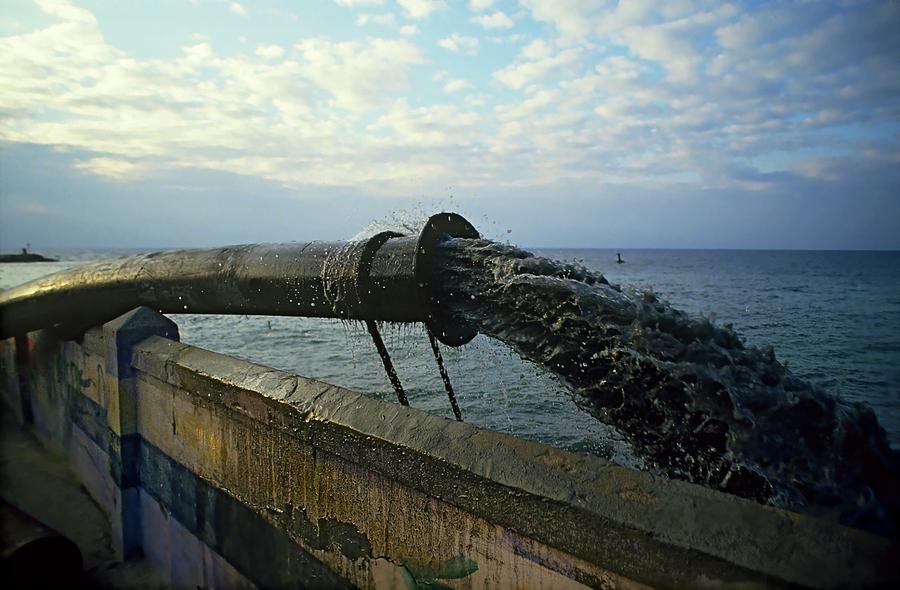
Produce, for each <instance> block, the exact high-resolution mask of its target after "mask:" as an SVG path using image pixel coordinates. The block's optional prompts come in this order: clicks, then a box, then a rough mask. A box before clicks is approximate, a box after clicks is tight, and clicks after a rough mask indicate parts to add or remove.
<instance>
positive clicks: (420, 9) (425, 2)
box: [397, 0, 447, 20]
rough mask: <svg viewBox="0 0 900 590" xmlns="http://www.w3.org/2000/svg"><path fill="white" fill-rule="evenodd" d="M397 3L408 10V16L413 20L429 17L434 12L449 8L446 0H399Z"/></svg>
mask: <svg viewBox="0 0 900 590" xmlns="http://www.w3.org/2000/svg"><path fill="white" fill-rule="evenodd" d="M397 4H399V5H400V6H401V7H402V8H403V10H404V11H406V16H408V17H409V18H411V19H413V20H419V19H422V18H427V17H428V16H430V15H431V13H432V12H436V11H438V10H444V9H446V8H447V4H446V3H445V2H444V0H397Z"/></svg>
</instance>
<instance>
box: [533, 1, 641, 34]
mask: <svg viewBox="0 0 900 590" xmlns="http://www.w3.org/2000/svg"><path fill="white" fill-rule="evenodd" d="M520 3H521V4H522V5H523V6H524V7H525V8H527V9H528V10H529V11H530V12H531V16H532V18H533V19H534V20H536V21H540V22H547V23H551V24H553V25H554V26H555V27H556V30H557V31H558V32H559V34H560V35H561V36H562V37H563V38H565V39H574V40H581V39H583V38H585V37H586V36H587V35H588V34H590V32H591V30H592V29H593V27H594V25H595V23H596V21H597V19H598V15H600V14H602V12H601V11H602V9H604V8H606V7H607V6H608V3H607V2H605V1H604V0H520ZM622 4H626V3H625V2H623V3H622Z"/></svg>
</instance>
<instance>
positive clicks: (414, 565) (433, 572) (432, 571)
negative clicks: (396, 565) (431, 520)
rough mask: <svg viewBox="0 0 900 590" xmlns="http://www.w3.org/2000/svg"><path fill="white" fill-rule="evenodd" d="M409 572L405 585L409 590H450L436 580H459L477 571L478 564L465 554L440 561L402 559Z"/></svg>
mask: <svg viewBox="0 0 900 590" xmlns="http://www.w3.org/2000/svg"><path fill="white" fill-rule="evenodd" d="M402 563H403V567H404V568H405V569H406V571H407V572H408V573H409V579H407V581H406V587H407V588H409V589H410V590H450V586H447V585H446V584H442V583H440V582H438V580H459V579H462V578H465V577H466V576H470V575H472V574H473V573H475V572H477V571H478V564H477V563H475V561H474V560H472V559H469V558H468V557H466V556H465V555H457V556H456V557H451V558H450V559H447V560H445V561H441V562H434V561H428V562H422V561H415V560H404V561H403V562H402Z"/></svg>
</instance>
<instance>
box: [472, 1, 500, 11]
mask: <svg viewBox="0 0 900 590" xmlns="http://www.w3.org/2000/svg"><path fill="white" fill-rule="evenodd" d="M493 5H494V0H469V10H471V11H472V12H484V11H485V10H487V9H488V8H490V7H492V6H493Z"/></svg>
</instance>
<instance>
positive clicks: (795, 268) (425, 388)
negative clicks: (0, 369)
mask: <svg viewBox="0 0 900 590" xmlns="http://www.w3.org/2000/svg"><path fill="white" fill-rule="evenodd" d="M533 251H534V252H535V253H536V254H539V255H543V256H549V257H552V258H556V259H561V260H570V261H571V260H577V261H580V262H581V263H582V264H584V265H585V266H587V267H588V268H590V269H592V270H596V271H600V272H603V273H604V274H605V276H606V277H607V278H608V279H609V280H610V281H611V282H613V283H621V284H625V285H634V286H636V287H639V288H642V289H649V288H652V289H653V290H654V291H655V292H656V294H657V295H658V296H659V297H660V298H661V299H664V300H668V301H669V302H670V303H671V304H672V305H673V306H674V307H676V308H678V309H682V310H684V311H686V312H688V313H691V314H703V315H706V316H710V315H711V314H715V316H714V317H715V322H717V323H719V324H725V323H732V324H733V325H734V328H735V330H736V331H737V332H738V333H739V334H740V335H741V336H743V337H744V338H745V340H746V341H747V342H748V343H749V344H753V345H764V344H771V345H772V346H773V347H774V348H775V351H776V354H777V356H778V359H779V360H781V361H782V362H786V363H787V365H788V366H789V367H790V369H791V371H792V372H793V373H794V374H795V375H796V376H798V377H800V378H802V379H806V380H813V381H815V382H818V383H821V384H823V385H824V386H825V387H826V388H827V389H829V390H830V391H834V392H837V394H838V395H840V396H842V397H844V398H846V399H848V400H851V401H864V402H866V403H868V404H869V405H870V406H872V408H873V409H874V410H875V412H876V414H877V415H878V418H879V421H880V422H881V424H882V425H883V426H884V427H885V429H886V430H887V432H888V436H889V438H890V441H891V443H892V445H893V446H894V447H895V448H900V363H898V360H900V252H797V251H710V250H702V251H691V250H623V251H622V256H623V258H624V259H625V260H626V264H622V265H617V264H615V262H614V261H615V251H611V250H548V249H535V250H533ZM133 252H135V251H133V250H132V251H119V250H114V251H110V250H44V251H42V252H41V253H42V254H45V255H48V256H54V257H59V258H61V259H63V260H64V261H63V262H59V263H34V264H0V288H8V287H10V286H13V285H16V284H19V283H22V282H25V281H27V280H31V279H33V278H37V277H38V276H41V275H43V274H47V273H49V272H53V271H56V270H61V269H63V268H69V267H71V266H73V265H75V264H78V263H79V261H87V260H96V259H100V258H106V257H110V256H119V255H122V254H126V253H133ZM174 319H175V320H176V321H177V322H178V324H179V326H180V329H181V336H182V340H183V341H185V342H188V343H190V344H194V345H197V346H202V347H204V348H208V349H211V350H215V351H218V352H222V353H225V354H231V355H234V356H238V357H241V358H245V359H248V360H251V361H254V362H258V363H262V364H266V365H269V366H272V367H275V368H279V369H283V370H288V371H294V372H297V373H300V374H303V375H306V376H309V377H314V378H318V379H322V380H325V381H329V382H331V383H335V384H339V385H343V386H346V387H350V388H352V389H356V390H359V391H363V392H367V393H370V394H372V395H374V396H376V397H379V398H383V399H387V400H394V399H395V395H394V392H393V389H392V387H391V385H390V383H389V381H388V379H387V377H386V375H385V374H384V370H383V368H382V366H381V361H380V359H379V358H378V356H377V354H376V353H375V351H374V347H373V345H372V342H371V340H370V339H369V336H368V334H367V332H366V329H365V327H364V326H362V325H359V326H357V325H353V324H351V325H345V324H342V323H341V322H339V321H335V320H315V319H306V318H276V317H273V318H268V317H244V316H196V315H179V316H175V317H174ZM383 333H384V337H385V341H386V344H387V346H388V348H389V350H390V351H391V353H392V356H393V358H394V362H395V364H396V366H397V370H398V373H399V375H400V378H401V379H402V381H403V384H404V387H405V388H406V389H407V393H408V395H409V398H410V402H411V404H412V405H413V406H415V407H418V408H421V409H425V410H428V411H432V412H435V413H439V414H441V415H444V416H447V417H452V413H451V410H450V406H449V403H448V401H447V399H446V395H445V394H444V392H443V386H442V384H441V381H440V376H439V375H438V371H437V367H436V366H435V363H434V359H433V357H432V355H431V352H430V349H429V345H428V341H427V338H426V336H425V334H424V329H422V328H421V327H420V326H409V327H402V328H391V327H387V328H385V329H384V330H383ZM444 351H445V352H444V357H445V361H446V362H447V368H448V371H449V373H450V378H451V379H452V381H453V384H454V387H455V388H456V391H457V397H458V399H459V403H460V406H461V408H462V413H463V417H464V418H465V419H466V420H467V421H469V422H472V423H475V424H478V425H480V426H484V427H487V428H492V429H495V430H500V431H504V432H509V433H512V434H515V435H518V436H522V437H525V438H531V439H535V440H540V441H543V442H547V443H549V444H553V445H555V446H559V447H562V448H567V449H570V450H575V451H591V452H597V453H601V454H607V455H614V456H618V457H619V459H620V460H625V455H624V453H625V448H626V446H625V445H624V444H623V443H622V442H621V441H619V440H617V437H616V436H615V434H613V433H611V432H610V430H609V429H608V428H607V427H605V426H604V425H602V424H600V423H599V422H598V421H597V420H595V419H594V418H592V417H591V416H589V415H587V414H586V413H585V412H583V411H581V410H578V409H577V408H576V406H575V403H574V402H573V401H572V399H571V397H570V394H569V393H568V392H567V389H566V388H565V387H564V386H563V385H562V384H561V383H559V382H558V381H557V380H556V378H555V377H553V376H550V375H548V374H546V373H544V372H543V371H542V370H540V369H538V368H536V367H534V366H532V365H530V364H528V363H526V362H523V361H521V360H520V359H519V358H518V357H517V356H516V354H515V353H513V352H511V351H510V350H509V349H507V348H506V347H505V346H503V345H501V344H498V343H496V342H494V341H492V340H490V339H488V338H485V337H483V336H479V337H477V338H476V339H475V340H474V341H473V342H472V343H471V344H469V345H467V346H465V347H462V348H460V349H451V350H448V349H444Z"/></svg>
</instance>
